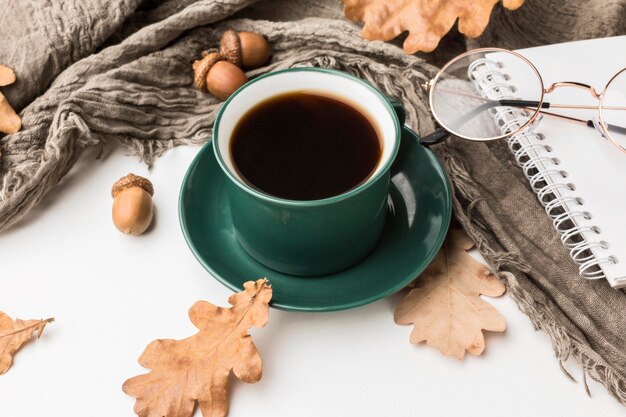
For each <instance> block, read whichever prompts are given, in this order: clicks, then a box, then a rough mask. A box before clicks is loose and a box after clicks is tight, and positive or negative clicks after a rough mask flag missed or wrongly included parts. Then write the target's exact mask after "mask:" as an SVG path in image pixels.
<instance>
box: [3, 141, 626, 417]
mask: <svg viewBox="0 0 626 417" xmlns="http://www.w3.org/2000/svg"><path fill="white" fill-rule="evenodd" d="M197 152H198V148H193V147H180V148H177V149H175V150H173V151H171V152H169V153H168V154H167V155H166V156H164V157H163V158H161V159H159V160H158V161H157V162H156V164H155V166H154V168H153V170H152V172H148V170H147V168H146V166H145V165H143V164H141V163H139V162H138V160H137V158H135V157H129V156H125V155H124V154H123V150H122V149H121V148H120V147H116V146H110V147H109V148H108V149H107V151H106V152H105V156H104V158H103V159H101V160H95V159H94V153H93V152H90V153H89V154H86V155H85V156H84V157H83V158H82V159H81V161H80V163H79V164H78V165H77V166H76V167H75V168H74V169H73V170H72V171H71V173H70V174H69V175H68V176H67V177H66V178H65V180H64V181H63V182H62V183H61V184H60V185H59V186H58V187H57V189H56V190H55V191H53V192H52V193H50V194H49V195H48V197H47V198H46V199H45V201H44V202H43V204H41V205H40V206H39V207H38V208H37V209H36V210H34V211H33V212H32V213H31V214H30V215H29V216H28V218H27V219H26V220H25V221H23V222H21V223H20V224H19V225H18V226H15V227H13V228H12V229H10V230H9V231H7V232H5V233H3V234H0V310H2V311H5V312H6V313H8V314H9V315H11V316H12V317H20V318H23V319H30V318H44V317H49V316H54V317H56V319H57V321H56V322H55V323H53V324H52V325H50V326H49V327H47V328H46V331H45V333H44V335H43V337H42V338H41V339H39V340H37V341H34V342H33V343H30V344H29V345H27V346H26V347H25V348H24V349H22V351H20V352H19V353H18V354H17V355H16V358H15V359H16V360H15V363H14V366H13V368H12V369H11V370H10V371H9V372H8V373H7V374H5V375H3V376H0V416H2V417H5V416H6V417H31V416H33V417H42V416H53V417H56V416H59V417H60V416H63V417H82V416H89V417H98V416H107V417H109V416H115V417H123V416H129V417H130V416H133V415H134V414H133V412H132V407H133V404H134V399H133V398H131V397H128V396H127V395H126V394H124V393H123V392H122V390H121V386H122V383H123V382H124V380H125V379H126V378H128V377H131V376H134V375H137V374H139V373H143V372H145V370H144V369H142V368H141V367H140V366H139V364H138V363H137V359H138V357H139V355H140V354H141V352H142V351H143V349H144V348H145V346H146V345H147V344H148V343H149V342H150V341H152V340H153V339H157V338H184V337H187V336H189V335H191V334H193V333H194V332H195V328H194V327H193V325H192V324H191V322H190V321H189V320H188V317H187V309H188V308H189V307H190V306H191V305H192V304H193V303H194V302H195V301H196V300H200V299H202V300H208V301H210V302H212V303H215V304H222V305H224V304H226V299H227V298H228V296H229V295H230V294H231V291H230V290H228V289H227V288H225V287H224V286H222V284H220V283H219V282H217V281H216V280H214V279H213V278H212V277H211V276H210V275H209V273H207V272H206V271H205V270H204V269H203V268H202V266H201V265H200V264H199V263H198V262H197V261H196V260H195V258H194V257H193V255H192V253H191V252H190V251H189V249H188V248H187V245H186V243H185V241H184V239H183V235H182V233H181V232H180V229H179V225H178V215H177V199H178V192H179V188H180V184H181V181H182V178H183V175H184V173H185V170H186V168H187V166H188V165H189V163H190V162H191V160H192V158H193V157H194V155H195V154H196V153H197ZM128 172H134V173H136V174H140V175H146V176H148V177H149V178H150V179H151V180H152V181H153V182H154V186H155V190H156V192H155V196H154V203H155V206H156V224H155V227H154V228H153V230H152V231H151V232H150V233H148V234H146V235H144V236H141V237H129V236H125V235H123V234H121V233H119V232H118V231H117V230H116V229H115V228H114V226H113V224H112V223H111V218H110V216H111V214H110V212H111V204H112V199H111V196H110V187H111V185H112V184H113V182H114V181H115V180H117V178H119V177H120V176H122V175H125V174H127V173H128ZM250 278H256V277H250ZM399 300H400V296H399V295H396V296H393V297H390V298H388V299H384V300H381V301H379V302H376V303H374V304H371V305H369V306H366V307H362V308H358V309H355V310H349V311H344V312H338V313H325V314H303V313H289V312H283V311H278V310H273V309H272V310H271V312H270V320H269V324H268V326H267V327H265V328H263V329H254V330H253V331H252V334H253V336H254V340H255V342H256V345H257V347H258V349H259V351H260V352H261V356H262V358H263V365H264V369H263V378H262V380H261V381H260V382H259V383H257V384H251V385H249V384H245V383H243V382H241V381H239V380H235V379H232V380H231V395H230V414H229V415H230V416H231V417H239V416H244V417H248V416H252V415H254V416H271V417H276V416H289V417H291V416H296V415H297V416H311V417H319V416H359V417H366V416H372V417H380V416H417V415H420V416H460V415H463V416H478V415H480V416H501V415H506V416H508V417H511V416H524V417H527V416H552V417H554V416H568V417H575V416H585V417H588V416H603V417H610V416H620V415H622V416H623V415H624V414H626V409H625V408H623V407H622V406H620V405H619V404H618V402H617V401H616V400H614V399H613V398H612V397H610V396H609V394H608V393H607V392H606V390H605V389H604V388H603V387H602V386H601V385H599V384H597V383H595V382H593V381H590V382H589V384H590V388H591V392H592V395H593V398H589V397H588V396H587V395H586V394H585V391H584V388H583V385H582V383H578V384H577V383H574V382H572V381H570V380H569V379H568V378H567V377H566V376H565V375H564V374H563V373H562V372H561V370H560V369H559V365H558V363H557V361H556V359H555V358H554V355H553V352H552V347H551V345H550V341H549V339H548V336H547V335H546V334H545V333H542V332H535V331H534V329H533V327H532V325H531V323H530V320H529V319H528V318H527V317H526V316H525V315H524V314H522V313H521V312H520V311H519V310H518V309H517V307H516V306H515V304H514V303H513V301H512V300H511V299H510V298H508V297H507V296H503V297H500V298H498V299H489V302H490V303H492V304H493V305H494V306H495V307H496V308H497V309H498V310H499V311H500V312H501V313H502V314H503V315H504V316H505V317H506V320H507V327H508V328H507V330H506V332H505V333H503V334H498V333H492V334H488V335H487V349H486V351H485V353H484V354H483V355H482V356H480V357H473V356H468V357H467V358H466V359H465V361H458V360H456V359H453V358H448V357H444V356H441V355H440V354H439V352H438V351H436V350H434V349H432V348H430V347H427V346H424V345H420V346H415V345H411V344H410V343H409V341H408V338H409V333H410V331H411V328H410V327H409V326H398V325H396V324H394V322H393V309H394V307H395V306H396V304H397V303H398V302H399ZM568 369H569V370H570V371H571V372H572V374H573V375H574V376H575V377H576V378H577V379H578V380H579V381H580V380H581V377H582V373H581V370H580V368H579V367H577V366H576V364H574V363H569V364H568ZM197 415H200V414H199V412H198V413H197Z"/></svg>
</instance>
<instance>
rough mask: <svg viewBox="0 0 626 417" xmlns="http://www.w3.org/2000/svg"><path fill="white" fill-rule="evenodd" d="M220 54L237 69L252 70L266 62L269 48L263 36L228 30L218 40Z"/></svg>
mask: <svg viewBox="0 0 626 417" xmlns="http://www.w3.org/2000/svg"><path fill="white" fill-rule="evenodd" d="M220 54H221V55H222V56H223V57H224V58H225V59H226V60H227V61H228V62H230V63H232V64H235V65H237V66H238V67H242V66H243V67H244V68H250V69H253V68H258V67H260V66H262V65H263V64H265V63H266V62H267V60H268V59H269V57H270V46H269V44H268V43H267V40H266V39H265V37H264V36H263V35H259V34H258V33H254V32H235V31H234V30H232V29H230V30H227V31H226V32H224V34H223V35H222V38H221V39H220Z"/></svg>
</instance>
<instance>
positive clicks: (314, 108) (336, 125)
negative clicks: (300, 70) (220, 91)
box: [231, 92, 382, 200]
mask: <svg viewBox="0 0 626 417" xmlns="http://www.w3.org/2000/svg"><path fill="white" fill-rule="evenodd" d="M381 154H382V146H381V141H380V140H379V138H378V132H377V130H376V128H375V127H374V125H373V124H372V122H371V121H370V119H369V118H368V117H367V116H366V115H364V114H363V113H361V112H360V111H359V110H357V109H355V108H354V107H352V106H351V105H350V104H348V103H346V102H343V101H341V100H339V99H336V98H333V97H330V96H324V95H319V94H315V93H308V92H296V93H289V94H284V95H280V96H277V97H273V98H271V99H268V100H266V101H264V102H261V103H260V104H258V105H257V106H256V107H254V108H252V109H251V110H249V111H248V113H246V114H245V115H244V116H243V117H242V119H241V120H240V121H239V124H238V125H237V126H236V127H235V129H234V132H233V136H232V138H231V155H232V157H233V161H234V163H235V166H236V168H237V170H238V171H239V174H240V175H241V176H242V177H243V178H244V180H246V181H247V182H248V183H249V184H250V185H252V186H253V187H255V188H257V189H259V190H261V191H263V192H265V193H267V194H271V195H274V196H276V197H280V198H285V199H290V200H318V199H322V198H327V197H332V196H335V195H338V194H341V193H344V192H346V191H348V190H350V189H352V188H355V187H357V186H358V185H360V184H362V183H363V182H364V181H366V180H367V178H368V177H369V176H370V175H371V174H372V173H373V171H374V170H375V168H376V166H377V164H378V161H379V159H380V156H381Z"/></svg>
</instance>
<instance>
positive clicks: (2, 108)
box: [0, 64, 22, 133]
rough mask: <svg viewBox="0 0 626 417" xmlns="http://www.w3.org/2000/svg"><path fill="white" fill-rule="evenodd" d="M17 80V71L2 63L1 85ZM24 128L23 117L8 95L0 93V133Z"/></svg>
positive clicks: (0, 71)
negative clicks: (18, 113) (7, 97)
mask: <svg viewBox="0 0 626 417" xmlns="http://www.w3.org/2000/svg"><path fill="white" fill-rule="evenodd" d="M14 82H15V73H14V72H13V70H12V69H11V68H9V67H5V66H4V65H2V64H0V87H4V86H7V85H10V84H13V83H14ZM21 128H22V119H21V118H20V116H18V115H17V113H15V110H13V107H11V104H9V102H8V101H7V99H6V97H5V96H4V95H3V94H2V93H0V133H17V132H18V131H19V130H20V129H21Z"/></svg>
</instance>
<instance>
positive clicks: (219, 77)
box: [206, 61, 248, 100]
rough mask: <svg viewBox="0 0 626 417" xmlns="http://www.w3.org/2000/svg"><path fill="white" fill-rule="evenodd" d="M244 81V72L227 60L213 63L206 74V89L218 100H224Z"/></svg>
mask: <svg viewBox="0 0 626 417" xmlns="http://www.w3.org/2000/svg"><path fill="white" fill-rule="evenodd" d="M246 82H248V77H246V74H245V73H244V72H243V71H242V70H241V69H240V68H239V67H238V66H236V65H234V64H231V63H230V62H228V61H219V62H216V63H215V64H213V66H212V67H211V69H210V70H209V73H208V74H207V76H206V87H207V90H209V93H211V94H213V95H214V96H215V97H217V98H218V99H220V100H226V99H227V98H228V97H230V95H231V94H232V93H234V92H235V91H236V90H237V89H238V88H239V87H241V86H242V85H244V84H245V83H246Z"/></svg>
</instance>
